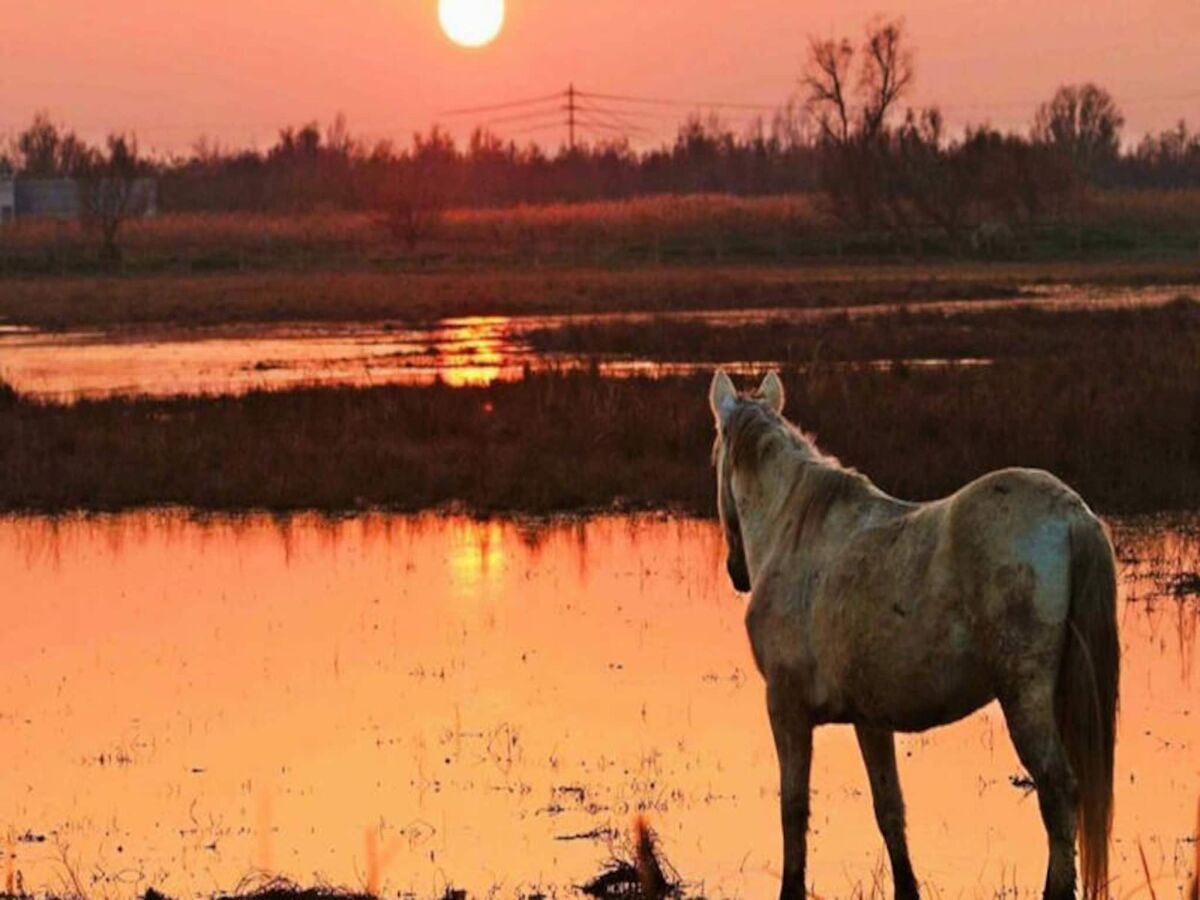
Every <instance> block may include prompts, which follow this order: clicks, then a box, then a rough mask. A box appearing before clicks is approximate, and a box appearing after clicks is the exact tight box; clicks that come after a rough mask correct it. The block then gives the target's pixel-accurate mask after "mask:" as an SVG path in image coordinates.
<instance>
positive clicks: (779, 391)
mask: <svg viewBox="0 0 1200 900" xmlns="http://www.w3.org/2000/svg"><path fill="white" fill-rule="evenodd" d="M708 402H709V405H710V406H711V407H712V413H713V419H714V420H715V422H716V426H717V439H716V443H714V444H713V464H714V466H715V467H716V470H717V512H718V513H719V514H720V517H721V527H722V528H723V529H724V531H725V548H726V550H727V551H728V557H727V559H726V563H725V566H726V568H727V569H728V571H729V580H730V581H732V582H733V587H734V590H737V591H748V590H750V567H749V566H748V565H747V563H746V545H745V543H744V541H743V539H742V526H741V522H740V520H739V518H738V507H737V501H736V499H735V497H734V491H733V454H732V452H731V448H730V446H729V432H730V429H729V424H730V421H731V419H733V417H734V413H735V412H736V411H737V409H738V406H739V405H740V404H743V403H761V404H763V405H765V406H767V407H769V408H770V409H772V410H773V411H774V412H776V413H778V412H781V411H782V410H783V384H782V382H780V380H779V375H777V374H776V373H775V372H773V371H772V372H768V373H767V376H766V377H765V378H764V379H763V380H762V384H761V385H759V388H758V390H757V391H755V392H753V393H751V394H745V395H739V394H738V392H737V389H736V388H734V386H733V382H732V381H730V379H729V376H728V375H726V374H725V372H724V370H723V369H718V370H717V372H716V374H715V375H713V380H712V386H711V387H710V388H709V390H708Z"/></svg>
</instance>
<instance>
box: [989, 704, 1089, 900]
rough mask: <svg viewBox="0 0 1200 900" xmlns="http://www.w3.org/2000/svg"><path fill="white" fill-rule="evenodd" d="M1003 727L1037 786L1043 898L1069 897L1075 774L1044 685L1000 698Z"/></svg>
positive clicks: (1072, 880) (1072, 879) (1072, 885)
mask: <svg viewBox="0 0 1200 900" xmlns="http://www.w3.org/2000/svg"><path fill="white" fill-rule="evenodd" d="M1000 705H1001V706H1002V707H1003V709H1004V717H1005V719H1006V720H1007V721H1008V730H1009V733H1010V734H1011V735H1012V741H1013V744H1014V745H1015V746H1016V748H1017V755H1018V756H1019V757H1020V758H1021V763H1022V765H1024V766H1025V768H1026V769H1027V770H1028V771H1029V774H1030V776H1032V778H1033V783H1034V785H1036V787H1037V794H1038V807H1039V808H1040V809H1041V812H1042V822H1043V823H1044V824H1045V826H1046V836H1047V838H1048V840H1049V843H1050V861H1049V865H1048V866H1047V869H1046V885H1045V888H1044V891H1043V897H1044V898H1045V900H1071V898H1073V897H1074V896H1075V830H1076V820H1075V809H1076V796H1077V795H1076V786H1075V775H1074V773H1073V772H1072V771H1071V764H1070V762H1069V761H1068V760H1067V754H1066V750H1065V749H1064V747H1063V743H1062V739H1061V738H1060V736H1059V733H1058V723H1057V721H1056V720H1055V716H1054V693H1053V689H1052V688H1050V687H1045V688H1037V689H1034V690H1032V691H1027V692H1026V693H1025V694H1023V695H1022V696H1019V697H1016V698H1011V699H1003V698H1002V699H1001V701H1000Z"/></svg>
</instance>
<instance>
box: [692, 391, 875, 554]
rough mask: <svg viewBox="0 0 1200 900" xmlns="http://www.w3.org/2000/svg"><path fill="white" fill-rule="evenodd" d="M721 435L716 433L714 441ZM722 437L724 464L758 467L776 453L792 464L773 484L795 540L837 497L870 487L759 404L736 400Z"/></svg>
mask: <svg viewBox="0 0 1200 900" xmlns="http://www.w3.org/2000/svg"><path fill="white" fill-rule="evenodd" d="M721 439H722V438H721V437H720V436H718V441H720V440H721ZM724 441H725V452H726V453H727V454H729V463H730V465H731V466H733V467H734V468H735V469H738V470H740V471H758V470H760V469H761V468H762V466H763V464H764V463H765V462H767V461H768V460H770V459H773V458H775V457H779V456H783V457H785V458H786V459H788V460H789V461H790V462H792V463H794V466H793V467H792V468H791V471H792V472H794V475H792V476H789V480H787V481H781V482H780V483H779V484H778V485H777V489H778V490H780V491H787V498H786V500H785V509H788V510H789V511H790V512H791V513H792V515H794V517H795V518H794V521H795V523H796V525H795V527H796V538H797V540H800V539H801V538H802V537H804V536H805V535H806V534H807V533H808V532H809V531H811V530H812V529H813V528H816V527H819V526H820V524H821V523H822V522H823V521H824V520H825V517H826V515H827V514H828V513H829V511H830V510H831V509H832V508H833V507H834V506H836V505H837V504H839V503H840V502H842V501H843V500H851V499H855V498H859V497H865V496H868V495H869V494H871V493H873V491H874V488H873V486H872V484H871V482H870V481H869V480H868V479H867V478H866V476H864V475H862V474H860V473H859V472H856V471H855V470H854V469H850V468H847V467H845V466H843V465H842V464H841V463H840V462H838V461H837V459H835V458H834V457H832V456H828V455H826V454H824V453H822V452H821V451H820V450H819V449H818V448H817V445H816V444H815V443H814V442H813V440H812V438H810V437H809V436H808V435H806V434H804V433H803V432H802V431H800V429H799V428H797V427H796V426H795V425H793V424H792V423H791V422H789V421H787V420H786V419H785V418H783V416H781V415H779V414H778V413H776V412H773V411H772V410H770V409H769V408H768V407H766V406H764V405H763V404H761V403H755V402H739V403H738V404H737V405H736V406H735V407H734V408H733V410H732V411H731V412H730V414H729V418H728V420H727V421H726V423H725V430H724ZM714 451H715V447H714ZM785 471H787V470H786V469H785Z"/></svg>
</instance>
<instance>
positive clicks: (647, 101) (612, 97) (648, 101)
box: [579, 91, 779, 111]
mask: <svg viewBox="0 0 1200 900" xmlns="http://www.w3.org/2000/svg"><path fill="white" fill-rule="evenodd" d="M579 96H581V97H587V98H592V99H596V100H609V101H613V102H617V103H639V104H644V105H647V106H689V107H693V108H707V109H754V110H760V111H762V110H770V111H774V110H776V109H778V108H779V107H778V106H777V105H776V106H771V105H769V104H766V103H732V102H725V101H720V100H717V101H709V100H679V99H667V98H663V97H634V96H630V95H627V94H598V93H591V92H590V91H579Z"/></svg>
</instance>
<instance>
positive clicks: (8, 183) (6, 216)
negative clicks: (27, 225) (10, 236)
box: [0, 175, 17, 224]
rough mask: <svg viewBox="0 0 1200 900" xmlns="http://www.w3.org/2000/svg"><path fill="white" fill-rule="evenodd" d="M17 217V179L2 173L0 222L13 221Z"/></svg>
mask: <svg viewBox="0 0 1200 900" xmlns="http://www.w3.org/2000/svg"><path fill="white" fill-rule="evenodd" d="M16 217H17V189H16V180H15V179H14V178H13V176H11V175H0V224H3V223H4V222H11V221H12V220H13V219H15V218H16Z"/></svg>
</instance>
